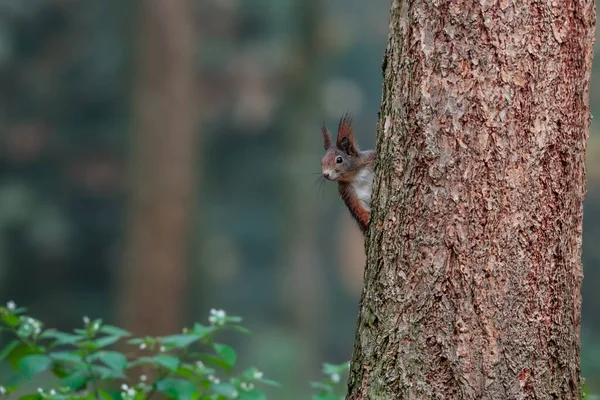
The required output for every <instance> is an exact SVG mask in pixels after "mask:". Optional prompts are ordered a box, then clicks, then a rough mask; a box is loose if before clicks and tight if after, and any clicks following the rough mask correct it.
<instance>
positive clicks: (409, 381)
mask: <svg viewBox="0 0 600 400" xmlns="http://www.w3.org/2000/svg"><path fill="white" fill-rule="evenodd" d="M594 21H595V10H594V4H593V1H592V0H563V1H543V2H542V1H538V0H518V1H511V0H500V1H497V0H487V1H483V0H482V1H474V0H454V1H449V0H414V1H406V0H393V2H392V8H391V21H390V35H389V39H388V46H387V50H386V55H385V60H384V68H383V71H384V86H383V98H382V106H381V113H380V121H379V124H378V138H377V151H378V160H377V166H376V178H375V186H374V199H373V215H372V223H371V226H370V231H369V233H368V236H367V239H366V251H367V267H366V271H365V282H364V290H363V295H362V300H361V305H360V316H359V321H358V327H357V336H356V342H355V350H354V355H353V360H352V367H351V374H350V382H349V395H348V398H349V399H354V400H358V399H386V400H389V399H561V400H567V399H577V398H579V391H580V376H579V375H580V367H579V348H580V345H579V325H580V303H581V297H580V286H581V279H582V270H581V263H580V256H581V222H582V201H583V197H584V191H585V169H584V155H585V146H586V139H587V134H588V127H589V121H590V112H589V106H588V94H589V86H590V70H591V59H592V44H593V34H594V24H595V22H594Z"/></svg>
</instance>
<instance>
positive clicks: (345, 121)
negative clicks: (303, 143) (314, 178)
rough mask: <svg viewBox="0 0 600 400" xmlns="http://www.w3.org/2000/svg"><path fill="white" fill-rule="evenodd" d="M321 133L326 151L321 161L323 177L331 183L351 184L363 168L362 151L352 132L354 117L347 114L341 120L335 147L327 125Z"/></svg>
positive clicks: (322, 128)
mask: <svg viewBox="0 0 600 400" xmlns="http://www.w3.org/2000/svg"><path fill="white" fill-rule="evenodd" d="M321 133H322V134H323V144H324V147H325V151H326V152H325V155H324V156H323V158H322V159H321V171H322V173H323V176H324V177H325V178H326V179H329V180H330V181H338V182H350V181H351V180H352V179H353V178H354V177H355V176H356V174H358V173H359V172H360V170H361V168H362V163H361V159H360V150H359V148H358V144H357V143H356V140H355V139H354V133H353V131H352V117H351V116H350V115H349V114H346V115H344V116H343V117H342V118H341V119H340V124H339V126H338V132H337V139H336V141H335V145H334V144H333V143H332V140H331V134H330V133H329V130H328V129H327V127H326V126H325V124H323V126H322V127H321Z"/></svg>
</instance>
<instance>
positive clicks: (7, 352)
mask: <svg viewBox="0 0 600 400" xmlns="http://www.w3.org/2000/svg"><path fill="white" fill-rule="evenodd" d="M20 343H21V342H20V341H18V340H16V339H15V340H13V341H12V342H10V343H9V344H7V345H6V346H5V347H4V348H3V349H2V352H0V361H2V360H4V359H5V358H6V357H8V356H9V355H10V353H12V352H13V350H14V349H16V348H17V347H18V346H19V344H20Z"/></svg>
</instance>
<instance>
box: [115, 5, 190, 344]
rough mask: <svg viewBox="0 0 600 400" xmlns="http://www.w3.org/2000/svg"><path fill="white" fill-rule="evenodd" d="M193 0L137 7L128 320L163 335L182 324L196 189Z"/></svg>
mask: <svg viewBox="0 0 600 400" xmlns="http://www.w3.org/2000/svg"><path fill="white" fill-rule="evenodd" d="M191 11H192V10H191V4H190V2H189V1H188V0H146V1H142V2H140V3H139V5H138V12H139V20H138V21H139V22H138V24H139V41H138V43H136V44H137V45H138V47H137V50H138V51H139V54H138V59H137V60H136V61H137V66H138V68H137V75H136V79H137V82H136V87H135V88H134V91H135V93H134V94H135V96H134V129H133V142H132V151H133V162H132V171H131V184H132V188H131V200H130V208H129V224H128V231H127V246H128V247H127V249H126V252H125V262H124V264H123V266H122V268H121V275H120V288H119V291H120V304H119V306H120V310H121V317H122V319H123V322H122V324H123V325H124V326H125V327H127V328H129V329H130V330H132V331H133V332H135V333H137V334H146V335H161V334H167V333H173V332H176V331H178V330H179V329H181V324H182V322H183V318H182V315H183V311H184V298H185V277H186V266H187V263H186V260H187V257H186V256H187V250H188V244H189V229H190V227H189V225H188V222H189V221H190V220H191V213H192V207H193V193H194V188H195V185H194V183H195V179H194V177H195V174H194V153H195V136H196V135H195V112H194V100H195V96H194V85H195V80H194V65H193V56H194V45H193V29H192V12H191Z"/></svg>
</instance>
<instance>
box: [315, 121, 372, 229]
mask: <svg viewBox="0 0 600 400" xmlns="http://www.w3.org/2000/svg"><path fill="white" fill-rule="evenodd" d="M321 133H322V134H323V142H324V145H325V151H326V153H325V155H324V156H323V158H322V159H321V171H322V173H323V177H324V178H325V179H327V180H330V181H335V182H337V183H338V191H339V193H340V197H341V198H342V200H344V203H346V207H348V210H349V211H350V214H352V216H353V217H354V219H355V220H356V222H357V223H358V226H359V228H360V230H361V231H362V233H363V234H364V233H365V232H366V231H367V228H368V227H369V218H370V216H371V191H372V189H373V176H374V174H373V164H374V162H375V150H365V151H360V149H359V148H358V143H356V140H355V139H354V133H353V130H352V118H351V116H350V115H349V114H346V115H344V116H343V117H342V118H341V119H340V123H339V126H338V132H337V140H336V142H335V144H333V143H332V141H331V134H330V133H329V130H328V129H327V127H326V126H325V124H323V126H322V127H321Z"/></svg>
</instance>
